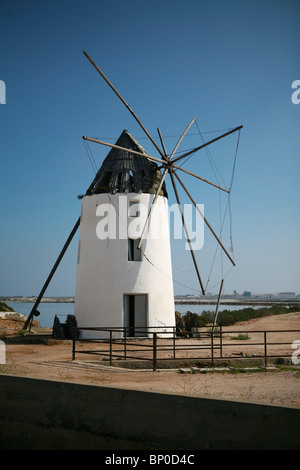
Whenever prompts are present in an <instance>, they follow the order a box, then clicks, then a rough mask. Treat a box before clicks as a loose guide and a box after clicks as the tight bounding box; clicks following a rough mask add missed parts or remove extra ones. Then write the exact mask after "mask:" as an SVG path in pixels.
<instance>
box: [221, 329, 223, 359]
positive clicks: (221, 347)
mask: <svg viewBox="0 0 300 470" xmlns="http://www.w3.org/2000/svg"><path fill="white" fill-rule="evenodd" d="M222 346H223V343H222V325H220V357H221V358H222V357H223V348H222Z"/></svg>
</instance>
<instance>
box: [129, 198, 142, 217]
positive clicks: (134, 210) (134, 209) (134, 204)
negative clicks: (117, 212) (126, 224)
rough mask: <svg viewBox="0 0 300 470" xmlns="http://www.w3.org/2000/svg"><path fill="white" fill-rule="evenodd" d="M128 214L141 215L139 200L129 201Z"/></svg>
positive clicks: (130, 215) (131, 215)
mask: <svg viewBox="0 0 300 470" xmlns="http://www.w3.org/2000/svg"><path fill="white" fill-rule="evenodd" d="M128 215H129V217H138V216H139V215H140V210H139V201H134V200H132V201H129V210H128Z"/></svg>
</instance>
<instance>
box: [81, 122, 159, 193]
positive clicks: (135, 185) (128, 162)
mask: <svg viewBox="0 0 300 470" xmlns="http://www.w3.org/2000/svg"><path fill="white" fill-rule="evenodd" d="M116 145H118V146H120V147H124V148H126V149H128V151H124V150H120V149H116V148H112V149H111V150H110V152H109V153H108V155H107V157H106V158H105V160H104V162H103V163H102V165H101V167H100V169H99V171H98V173H97V175H96V177H95V179H94V182H95V184H94V186H93V188H90V189H91V193H92V194H98V193H110V194H115V193H118V192H119V193H129V192H131V193H150V194H154V193H156V191H157V187H158V185H159V182H160V179H161V176H162V175H161V171H160V169H159V168H158V166H157V164H156V163H154V162H153V161H151V160H149V159H148V158H145V157H142V156H139V155H136V154H133V153H131V152H130V150H134V151H136V152H140V153H143V154H145V155H147V153H146V152H145V150H144V149H143V147H142V146H141V145H140V144H139V143H138V142H137V141H136V140H135V139H134V137H132V135H130V134H129V132H128V131H127V130H124V131H123V132H122V134H121V135H120V137H119V139H118V140H117V142H116ZM160 195H162V196H165V197H168V195H167V191H166V187H165V184H163V187H162V190H161V192H160Z"/></svg>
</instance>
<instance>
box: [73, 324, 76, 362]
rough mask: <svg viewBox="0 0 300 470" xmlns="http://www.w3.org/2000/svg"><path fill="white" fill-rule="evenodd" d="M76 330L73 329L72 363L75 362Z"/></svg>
mask: <svg viewBox="0 0 300 470" xmlns="http://www.w3.org/2000/svg"><path fill="white" fill-rule="evenodd" d="M75 342H76V328H73V329H72V361H75Z"/></svg>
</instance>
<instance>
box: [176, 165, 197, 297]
mask: <svg viewBox="0 0 300 470" xmlns="http://www.w3.org/2000/svg"><path fill="white" fill-rule="evenodd" d="M170 176H171V181H172V185H173V189H174V193H175V197H176V200H177V204H178V207H179V210H180V215H181V219H182V224H183V226H184V230H185V234H186V238H187V241H188V243H189V247H190V252H191V256H192V259H193V263H194V267H195V270H196V274H197V277H198V280H199V284H200V287H201V291H202V294H203V295H205V289H204V286H203V282H202V279H201V276H200V273H199V269H198V265H197V262H196V258H195V255H194V251H193V249H192V245H191V240H190V236H189V233H188V230H187V227H186V223H185V220H184V215H183V211H182V206H181V203H180V199H179V195H178V191H177V187H176V183H175V180H174V176H173V171H172V170H171V171H170Z"/></svg>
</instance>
